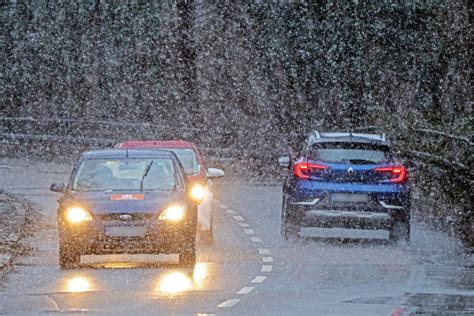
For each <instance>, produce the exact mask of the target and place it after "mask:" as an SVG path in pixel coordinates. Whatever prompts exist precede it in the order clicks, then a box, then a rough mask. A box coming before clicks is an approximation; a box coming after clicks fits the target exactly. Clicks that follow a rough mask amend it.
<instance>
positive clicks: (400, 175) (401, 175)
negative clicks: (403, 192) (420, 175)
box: [375, 166, 408, 183]
mask: <svg viewBox="0 0 474 316" xmlns="http://www.w3.org/2000/svg"><path fill="white" fill-rule="evenodd" d="M375 171H378V172H384V173H388V174H389V175H390V176H391V178H390V182H393V183H401V182H405V181H406V180H407V178H408V172H407V169H405V167H403V166H390V167H379V168H375Z"/></svg>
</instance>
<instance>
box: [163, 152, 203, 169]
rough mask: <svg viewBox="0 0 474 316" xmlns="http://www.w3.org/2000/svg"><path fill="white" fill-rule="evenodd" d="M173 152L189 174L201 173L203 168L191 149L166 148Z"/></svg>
mask: <svg viewBox="0 0 474 316" xmlns="http://www.w3.org/2000/svg"><path fill="white" fill-rule="evenodd" d="M165 149H167V150H171V151H172V152H174V153H175V154H176V156H178V158H179V161H180V162H181V164H182V165H183V168H184V171H185V172H186V173H187V174H196V173H199V172H200V171H201V166H200V165H199V162H198V160H197V157H196V153H195V152H194V150H192V149H191V148H165Z"/></svg>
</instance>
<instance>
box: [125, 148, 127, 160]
mask: <svg viewBox="0 0 474 316" xmlns="http://www.w3.org/2000/svg"><path fill="white" fill-rule="evenodd" d="M125 158H128V148H126V149H125Z"/></svg>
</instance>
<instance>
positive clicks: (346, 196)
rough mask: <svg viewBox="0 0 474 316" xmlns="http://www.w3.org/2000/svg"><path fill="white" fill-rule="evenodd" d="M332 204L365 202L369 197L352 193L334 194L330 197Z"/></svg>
mask: <svg viewBox="0 0 474 316" xmlns="http://www.w3.org/2000/svg"><path fill="white" fill-rule="evenodd" d="M331 200H332V201H333V202H351V203H353V202H367V201H368V200H369V196H368V195H367V194H352V193H334V194H332V195H331Z"/></svg>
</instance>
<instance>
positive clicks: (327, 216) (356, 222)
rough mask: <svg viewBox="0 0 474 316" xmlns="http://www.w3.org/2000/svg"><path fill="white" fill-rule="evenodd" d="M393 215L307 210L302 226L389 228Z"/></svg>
mask: <svg viewBox="0 0 474 316" xmlns="http://www.w3.org/2000/svg"><path fill="white" fill-rule="evenodd" d="M393 221H394V217H392V216H391V215H390V214H389V213H378V212H359V211H340V210H309V211H306V212H304V213H303V217H302V220H301V226H303V227H344V228H361V229H389V228H390V227H391V226H392V225H393Z"/></svg>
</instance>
